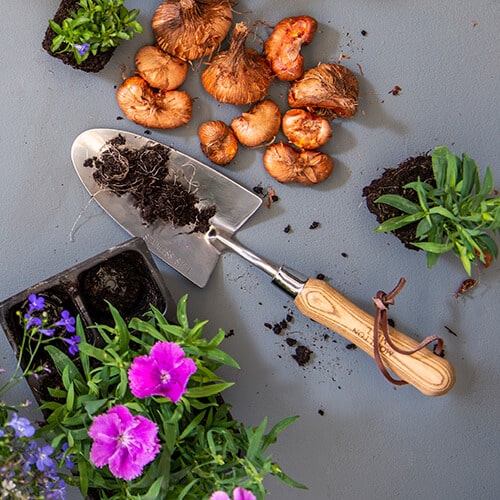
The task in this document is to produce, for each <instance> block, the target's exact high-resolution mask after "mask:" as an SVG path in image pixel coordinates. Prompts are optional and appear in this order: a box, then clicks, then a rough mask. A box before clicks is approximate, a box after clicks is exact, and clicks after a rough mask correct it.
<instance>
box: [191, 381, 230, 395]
mask: <svg viewBox="0 0 500 500" xmlns="http://www.w3.org/2000/svg"><path fill="white" fill-rule="evenodd" d="M233 385H234V382H224V383H220V384H207V385H204V386H201V387H190V388H189V389H188V391H187V392H186V394H185V396H186V397H187V398H195V399H199V398H206V397H207V396H213V395H214V394H219V393H220V392H222V391H224V390H226V389H228V388H229V387H232V386H233Z"/></svg>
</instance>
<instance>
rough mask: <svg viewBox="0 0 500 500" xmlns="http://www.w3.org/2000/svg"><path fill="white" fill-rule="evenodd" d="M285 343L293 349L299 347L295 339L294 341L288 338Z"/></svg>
mask: <svg viewBox="0 0 500 500" xmlns="http://www.w3.org/2000/svg"><path fill="white" fill-rule="evenodd" d="M285 342H286V343H287V344H288V345H289V346H290V347H293V346H295V345H297V341H296V340H295V339H292V338H291V337H288V338H287V339H286V340H285Z"/></svg>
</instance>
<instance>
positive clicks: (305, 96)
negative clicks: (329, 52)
mask: <svg viewBox="0 0 500 500" xmlns="http://www.w3.org/2000/svg"><path fill="white" fill-rule="evenodd" d="M358 94H359V83H358V80H357V78H356V76H355V75H354V73H353V72H352V71H351V70H350V69H348V68H346V67H345V66H342V65H340V64H327V63H322V64H318V66H316V67H315V68H312V69H309V70H307V71H306V72H305V73H304V75H303V76H302V77H301V78H299V79H298V80H296V81H295V82H293V83H292V84H291V86H290V89H289V91H288V104H289V105H290V107H292V108H305V109H307V110H308V111H312V112H314V113H315V114H316V115H318V116H326V117H328V118H334V117H336V116H338V117H341V118H352V117H353V116H354V115H355V114H356V111H357V109H358ZM318 110H319V111H318Z"/></svg>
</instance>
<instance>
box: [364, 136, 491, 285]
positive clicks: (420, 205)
mask: <svg viewBox="0 0 500 500" xmlns="http://www.w3.org/2000/svg"><path fill="white" fill-rule="evenodd" d="M405 175H406V177H402V176H405ZM402 179H405V182H402ZM363 195H364V196H365V197H366V199H367V204H368V208H369V210H370V211H371V212H373V213H375V214H376V215H377V218H378V220H379V222H381V224H380V225H379V226H378V227H377V228H376V229H375V231H377V232H393V233H394V234H395V235H396V236H397V237H398V238H400V240H401V241H402V242H403V243H404V244H405V245H406V246H407V247H409V248H412V247H413V248H415V249H421V250H424V251H425V252H426V257H427V266H428V267H429V268H432V267H433V266H434V264H436V262H437V260H438V258H439V256H440V255H441V254H443V253H446V252H449V251H451V252H453V253H454V254H455V255H457V256H458V257H459V258H460V260H461V262H462V265H463V267H464V269H465V271H466V272H467V273H468V274H469V275H470V274H471V266H472V264H478V263H479V262H481V263H482V264H483V265H484V266H485V267H487V266H488V265H489V264H490V263H491V261H492V260H493V259H496V258H497V256H498V247H497V244H496V242H495V241H494V239H493V238H492V236H494V235H495V234H498V232H499V230H500V198H499V197H498V194H497V193H496V191H495V190H494V184H493V174H492V172H491V169H490V167H487V169H486V173H485V175H484V178H483V181H482V182H481V180H480V177H479V169H478V167H477V165H476V163H475V162H474V160H473V159H472V158H471V157H470V156H469V155H467V154H466V153H463V155H462V157H461V158H460V157H458V156H456V155H454V154H453V153H451V152H450V151H449V150H448V148H446V147H445V146H439V147H437V148H435V149H434V151H433V153H432V155H431V156H429V155H423V156H419V157H417V158H410V159H408V160H406V161H405V162H403V163H401V164H400V165H399V166H398V168H397V169H387V170H386V171H385V172H384V175H383V176H382V178H381V179H378V180H376V181H373V182H372V183H371V184H370V186H368V187H365V188H364V190H363Z"/></svg>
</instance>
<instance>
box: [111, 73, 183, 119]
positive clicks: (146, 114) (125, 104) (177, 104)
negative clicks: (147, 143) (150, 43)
mask: <svg viewBox="0 0 500 500" xmlns="http://www.w3.org/2000/svg"><path fill="white" fill-rule="evenodd" d="M116 99H117V101H118V105H119V106H120V109H121V110H122V111H123V113H124V114H125V116H126V117H127V118H128V119H129V120H131V121H133V122H134V123H137V124H139V125H142V126H144V127H148V128H160V129H170V128H177V127H181V126H183V125H186V123H188V122H189V120H190V119H191V116H192V113H193V101H192V99H191V97H190V96H189V94H188V93H187V92H184V91H181V90H159V91H155V90H153V89H152V88H151V87H150V86H149V85H148V83H147V82H146V80H144V79H143V78H141V77H140V76H132V77H130V78H127V79H126V80H125V81H124V82H123V83H122V84H121V85H120V86H119V87H118V90H117V91H116Z"/></svg>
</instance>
